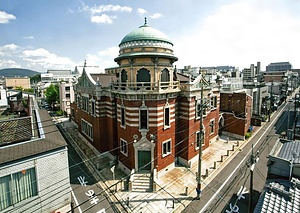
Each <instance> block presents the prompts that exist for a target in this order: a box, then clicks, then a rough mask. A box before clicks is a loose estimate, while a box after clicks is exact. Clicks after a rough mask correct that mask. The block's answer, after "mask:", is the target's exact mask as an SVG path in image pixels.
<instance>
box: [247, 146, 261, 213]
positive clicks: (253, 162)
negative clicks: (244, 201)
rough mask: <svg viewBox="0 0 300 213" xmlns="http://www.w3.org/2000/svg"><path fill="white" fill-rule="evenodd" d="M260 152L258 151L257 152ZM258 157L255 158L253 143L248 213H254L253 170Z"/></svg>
mask: <svg viewBox="0 0 300 213" xmlns="http://www.w3.org/2000/svg"><path fill="white" fill-rule="evenodd" d="M257 154H258V153H257ZM258 159H259V158H258V157H257V158H255V156H254V154H253V144H252V153H251V156H250V163H251V165H250V194H249V206H248V213H252V212H253V206H254V205H253V171H254V167H255V163H256V162H257V161H258Z"/></svg>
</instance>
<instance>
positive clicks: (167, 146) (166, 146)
mask: <svg viewBox="0 0 300 213" xmlns="http://www.w3.org/2000/svg"><path fill="white" fill-rule="evenodd" d="M169 154H171V140H168V141H165V142H163V143H162V156H163V157H165V156H167V155H169Z"/></svg>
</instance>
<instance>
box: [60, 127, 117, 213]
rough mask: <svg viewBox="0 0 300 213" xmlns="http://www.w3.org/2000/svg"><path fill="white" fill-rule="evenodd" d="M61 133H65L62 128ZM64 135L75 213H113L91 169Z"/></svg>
mask: <svg viewBox="0 0 300 213" xmlns="http://www.w3.org/2000/svg"><path fill="white" fill-rule="evenodd" d="M60 130H61V132H62V131H63V129H62V128H60ZM62 133H63V136H64V137H65V139H66V141H67V143H68V157H69V172H70V183H71V188H72V191H71V194H72V206H73V208H74V213H82V212H88V213H113V212H114V210H113V209H112V207H111V204H110V202H109V200H108V199H107V198H106V196H105V195H106V194H105V191H104V190H103V189H102V188H101V187H100V186H99V185H98V184H97V180H95V178H94V177H93V175H92V174H91V172H90V171H89V169H88V168H87V167H86V165H85V164H84V162H83V161H82V159H81V157H80V156H79V155H78V154H77V152H76V151H75V149H74V148H73V147H72V145H71V144H70V142H69V138H68V137H67V135H65V134H64V132H62Z"/></svg>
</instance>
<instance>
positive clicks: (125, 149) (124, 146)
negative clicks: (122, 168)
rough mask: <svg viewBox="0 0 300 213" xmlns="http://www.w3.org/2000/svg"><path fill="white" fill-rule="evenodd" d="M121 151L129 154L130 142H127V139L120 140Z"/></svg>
mask: <svg viewBox="0 0 300 213" xmlns="http://www.w3.org/2000/svg"><path fill="white" fill-rule="evenodd" d="M120 151H121V153H122V154H124V155H126V156H128V144H127V141H125V140H123V139H121V142H120Z"/></svg>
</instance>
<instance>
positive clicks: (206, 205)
mask: <svg viewBox="0 0 300 213" xmlns="http://www.w3.org/2000/svg"><path fill="white" fill-rule="evenodd" d="M286 105H287V103H286V104H285V106H284V107H282V109H281V110H280V113H278V114H277V116H276V118H275V119H273V121H272V122H271V123H270V125H269V126H268V128H267V129H266V130H265V131H264V133H263V134H262V135H261V136H260V138H259V139H258V140H257V141H256V143H255V144H254V145H253V148H254V147H255V146H256V145H257V144H258V142H259V141H260V139H261V138H262V137H263V136H264V135H265V134H266V132H267V130H268V129H269V128H270V127H271V126H272V125H273V123H274V122H275V121H276V120H277V118H278V117H279V116H280V115H281V113H282V111H283V110H284V109H285V107H286ZM250 152H252V150H250V151H249V152H248V153H247V155H246V156H245V157H244V158H243V160H242V161H241V162H240V163H239V165H238V166H237V167H236V168H235V169H234V170H233V172H232V173H231V174H230V175H229V176H228V178H227V179H226V181H224V183H223V184H222V185H221V186H220V188H219V189H218V190H217V191H216V192H215V194H214V195H213V196H212V197H211V199H210V200H209V201H208V202H207V203H206V204H205V206H204V207H203V208H202V209H201V210H200V212H199V213H202V212H204V211H205V210H206V208H207V207H208V206H209V205H210V203H211V202H212V201H213V200H214V199H215V197H216V196H217V194H219V193H220V191H221V190H222V189H223V187H224V186H225V184H226V183H227V182H228V181H229V179H230V178H231V177H232V176H233V174H234V173H235V172H236V171H237V169H238V168H240V166H241V165H242V164H243V163H244V161H245V160H246V158H248V156H249V154H250Z"/></svg>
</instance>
